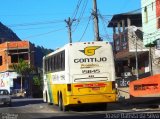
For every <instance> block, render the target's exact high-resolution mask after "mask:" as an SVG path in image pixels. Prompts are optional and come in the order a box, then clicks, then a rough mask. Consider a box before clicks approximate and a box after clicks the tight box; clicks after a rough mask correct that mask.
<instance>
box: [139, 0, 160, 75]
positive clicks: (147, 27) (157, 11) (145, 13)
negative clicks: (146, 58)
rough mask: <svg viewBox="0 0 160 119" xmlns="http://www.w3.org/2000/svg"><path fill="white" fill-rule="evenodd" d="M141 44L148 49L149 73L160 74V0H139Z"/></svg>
mask: <svg viewBox="0 0 160 119" xmlns="http://www.w3.org/2000/svg"><path fill="white" fill-rule="evenodd" d="M141 5H142V6H141V7H142V23H143V32H144V34H143V43H144V45H145V46H146V47H149V49H150V59H151V61H150V69H151V73H152V74H153V75H154V74H160V0H141Z"/></svg>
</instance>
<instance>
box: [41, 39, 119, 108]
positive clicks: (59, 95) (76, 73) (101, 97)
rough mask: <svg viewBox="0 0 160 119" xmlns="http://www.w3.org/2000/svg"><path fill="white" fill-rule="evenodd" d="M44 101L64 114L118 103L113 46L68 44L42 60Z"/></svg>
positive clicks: (93, 43)
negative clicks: (78, 108) (74, 108)
mask: <svg viewBox="0 0 160 119" xmlns="http://www.w3.org/2000/svg"><path fill="white" fill-rule="evenodd" d="M43 82H44V87H43V100H44V102H47V103H49V104H55V105H58V106H59V109H60V110H62V111H65V110H67V109H68V108H69V107H71V106H78V105H82V104H96V103H108V102H115V101H116V88H115V66H114V56H113V51H112V45H111V44H110V43H108V42H104V41H96V42H77V43H69V44H66V45H65V46H64V47H62V48H59V49H57V50H55V51H54V52H52V53H50V54H48V55H46V56H44V57H43Z"/></svg>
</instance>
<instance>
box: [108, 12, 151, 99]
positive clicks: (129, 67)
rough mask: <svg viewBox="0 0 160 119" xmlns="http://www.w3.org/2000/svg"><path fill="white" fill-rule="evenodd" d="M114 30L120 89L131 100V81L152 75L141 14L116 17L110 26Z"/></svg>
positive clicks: (118, 15)
mask: <svg viewBox="0 0 160 119" xmlns="http://www.w3.org/2000/svg"><path fill="white" fill-rule="evenodd" d="M108 27H112V28H113V42H114V53H115V62H116V74H117V77H121V78H120V79H118V80H117V83H118V87H119V88H120V90H121V93H123V94H121V95H124V97H125V98H129V91H128V89H129V88H128V84H129V82H130V81H133V80H136V79H139V78H142V77H145V76H148V75H150V70H149V52H148V49H147V48H145V47H144V45H143V31H142V16H141V13H126V14H117V15H114V16H113V17H112V19H111V21H110V22H109V24H108Z"/></svg>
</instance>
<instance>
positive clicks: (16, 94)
mask: <svg viewBox="0 0 160 119" xmlns="http://www.w3.org/2000/svg"><path fill="white" fill-rule="evenodd" d="M12 96H13V97H18V98H20V97H26V90H25V89H23V90H22V91H21V89H14V90H13V91H12Z"/></svg>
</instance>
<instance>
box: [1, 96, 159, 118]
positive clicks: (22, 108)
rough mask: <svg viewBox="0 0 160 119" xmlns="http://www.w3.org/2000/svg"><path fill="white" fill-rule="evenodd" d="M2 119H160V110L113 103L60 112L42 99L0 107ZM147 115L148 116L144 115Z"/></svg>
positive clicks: (21, 100) (13, 102)
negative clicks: (133, 118)
mask: <svg viewBox="0 0 160 119" xmlns="http://www.w3.org/2000/svg"><path fill="white" fill-rule="evenodd" d="M0 113H1V115H0V118H2V119H11V118H12V119H33V118H34V119H57V118H58V119H64V118H65V119H70V118H72V119H104V118H117V119H118V118H126V119H127V118H131V117H135V118H136V116H138V117H141V118H157V119H159V118H160V115H156V114H150V113H160V108H158V107H156V106H154V105H152V106H150V107H149V105H147V104H146V105H144V104H143V105H140V104H138V105H128V104H121V103H112V104H108V106H107V108H106V105H95V106H92V107H91V106H83V107H79V108H72V109H71V110H70V111H68V112H60V111H58V108H57V107H56V106H53V105H47V104H46V103H43V102H42V99H32V98H31V99H13V100H12V107H4V106H0ZM144 113H147V114H144Z"/></svg>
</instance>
